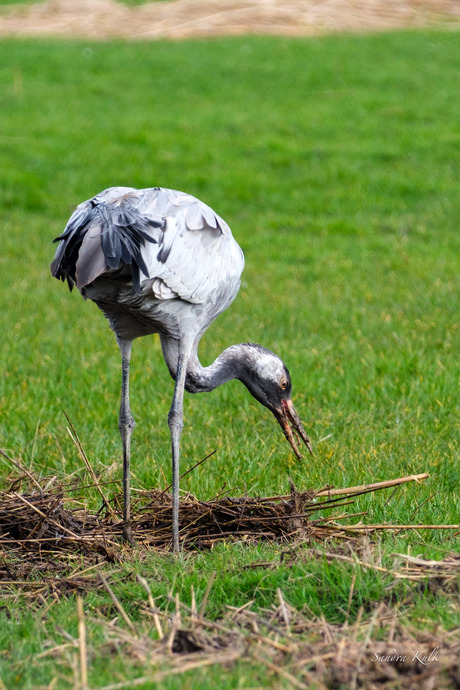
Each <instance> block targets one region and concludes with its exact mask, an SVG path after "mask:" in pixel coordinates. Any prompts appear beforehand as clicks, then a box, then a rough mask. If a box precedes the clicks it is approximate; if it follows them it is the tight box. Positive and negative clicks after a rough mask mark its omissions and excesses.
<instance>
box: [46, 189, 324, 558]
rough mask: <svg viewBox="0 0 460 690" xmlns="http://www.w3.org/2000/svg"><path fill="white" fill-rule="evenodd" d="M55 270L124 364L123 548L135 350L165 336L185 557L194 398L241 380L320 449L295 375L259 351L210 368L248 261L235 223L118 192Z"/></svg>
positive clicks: (161, 196)
mask: <svg viewBox="0 0 460 690" xmlns="http://www.w3.org/2000/svg"><path fill="white" fill-rule="evenodd" d="M54 241H55V242H59V245H58V247H57V250H56V253H55V257H54V260H53V262H52V263H51V266H50V268H51V273H52V275H53V276H54V277H55V278H57V279H61V280H62V281H67V283H68V286H69V288H70V290H72V288H73V287H74V285H76V286H77V288H78V289H79V291H80V293H81V295H82V296H83V297H84V298H85V299H90V300H92V301H93V302H95V303H96V305H97V306H98V307H99V308H100V309H101V311H102V312H103V313H104V315H105V316H106V317H107V319H108V320H109V323H110V326H111V328H112V330H113V331H114V333H115V337H116V340H117V343H118V347H119V349H120V353H121V360H122V385H121V403H120V412H119V430H120V435H121V439H122V445H123V538H124V539H125V540H126V541H128V542H132V526H131V511H130V457H131V436H132V432H133V429H134V425H135V422H134V418H133V415H132V413H131V408H130V401H129V368H130V359H131V348H132V342H133V340H135V339H136V338H139V337H141V336H145V335H150V334H153V333H158V335H159V337H160V341H161V348H162V352H163V357H164V360H165V362H166V365H167V367H168V369H169V372H170V374H171V376H172V378H173V379H174V380H175V386H174V394H173V398H172V404H171V408H170V410H169V414H168V425H169V428H170V434H171V452H172V487H173V500H172V527H173V550H174V552H175V553H178V551H179V455H180V438H181V432H182V428H183V399H184V390H187V391H188V392H190V393H201V392H206V391H211V390H214V389H215V388H216V387H217V386H220V385H221V384H223V383H225V382H226V381H229V380H231V379H239V380H240V381H241V382H242V383H243V384H244V385H245V386H246V387H247V389H248V390H249V392H250V393H251V394H252V396H253V397H254V398H255V399H256V400H258V401H259V402H260V403H261V404H262V405H265V406H266V407H267V408H268V409H269V410H271V412H272V413H273V415H274V416H275V418H276V419H277V421H278V423H279V424H280V426H281V428H282V430H283V433H284V435H285V437H286V439H287V440H288V441H289V443H290V445H291V447H292V449H293V451H294V453H295V455H296V456H297V457H299V458H300V457H301V455H302V454H301V451H300V445H301V443H302V442H303V443H304V444H305V446H306V447H307V449H308V450H309V451H310V452H312V450H311V445H310V441H309V439H308V436H307V434H306V432H305V430H304V428H303V426H302V422H301V420H300V418H299V415H298V414H297V412H296V410H295V407H294V405H293V403H292V400H291V378H290V375H289V372H288V370H287V368H286V366H285V364H284V363H283V362H282V360H281V359H280V358H279V357H277V356H276V355H275V354H274V353H273V352H271V351H270V350H267V349H266V348H264V347H262V346H261V345H256V344H254V343H241V344H239V345H231V346H230V347H228V348H227V349H225V350H224V351H223V352H222V353H221V354H220V355H219V356H218V357H217V359H216V360H215V361H214V362H213V363H212V364H210V365H209V366H206V367H204V366H202V365H201V363H200V361H199V358H198V344H199V342H200V338H201V336H202V335H203V333H204V332H205V330H206V329H207V328H208V326H209V325H210V324H211V323H212V322H213V321H214V319H215V318H216V317H217V316H218V315H219V314H220V313H221V312H222V311H224V310H225V309H226V308H227V307H228V306H229V305H230V304H231V302H232V301H233V300H234V299H235V297H236V295H237V293H238V290H239V286H240V276H241V273H242V271H243V267H244V257H243V252H242V250H241V248H240V247H239V245H238V244H237V242H236V241H235V239H234V238H233V235H232V233H231V230H230V228H229V226H228V225H227V223H226V222H225V221H224V220H223V219H222V218H220V217H219V216H218V215H217V213H215V212H214V211H213V210H212V209H211V208H210V207H209V206H207V205H206V204H204V203H203V202H201V201H199V200H198V199H196V198H195V197H193V196H191V195H190V194H186V193H184V192H178V191H174V190H171V189H164V188H160V187H153V188H148V189H134V188H132V187H111V188H109V189H106V190H104V191H102V192H100V193H99V194H97V195H96V196H95V197H93V198H92V199H89V200H88V201H84V202H83V203H81V204H79V205H78V206H77V208H76V209H75V211H74V212H73V214H72V215H71V217H70V219H69V221H68V223H67V225H66V227H65V229H64V232H63V233H62V234H61V235H60V236H59V237H57V238H56V239H55V240H54Z"/></svg>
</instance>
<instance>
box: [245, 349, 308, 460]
mask: <svg viewBox="0 0 460 690" xmlns="http://www.w3.org/2000/svg"><path fill="white" fill-rule="evenodd" d="M246 347H247V350H246V358H245V359H246V365H247V366H246V367H245V371H244V376H241V381H242V382H243V383H244V384H245V386H246V388H247V389H248V390H249V392H250V393H251V395H252V396H253V397H254V398H255V399H256V400H258V401H259V402H260V403H261V404H262V405H265V407H268V409H269V410H271V412H272V413H273V415H274V416H275V418H276V420H277V421H278V423H279V425H280V427H281V428H282V430H283V433H284V435H285V437H286V439H287V440H288V441H289V443H290V445H291V447H292V450H293V451H294V453H295V454H296V456H297V457H298V458H301V457H302V453H301V451H300V446H301V444H302V443H304V444H305V445H306V447H307V448H308V450H309V452H310V453H312V452H313V451H312V448H311V444H310V439H309V438H308V436H307V434H306V432H305V429H304V428H303V425H302V422H301V421H300V417H299V415H298V414H297V412H296V409H295V407H294V405H293V403H292V400H291V390H292V386H291V377H290V375H289V371H288V370H287V368H286V365H285V364H284V362H283V361H282V360H281V359H280V358H279V357H278V356H277V355H275V354H274V353H273V352H270V350H267V349H266V348H264V347H261V346H260V345H254V344H252V343H247V344H246Z"/></svg>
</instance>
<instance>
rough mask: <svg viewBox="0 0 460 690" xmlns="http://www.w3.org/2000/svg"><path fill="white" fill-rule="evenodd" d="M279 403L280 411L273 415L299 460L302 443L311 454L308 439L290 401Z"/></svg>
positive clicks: (275, 411) (274, 412)
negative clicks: (280, 404)
mask: <svg viewBox="0 0 460 690" xmlns="http://www.w3.org/2000/svg"><path fill="white" fill-rule="evenodd" d="M281 403H282V407H281V409H279V410H278V409H277V410H274V411H273V414H274V415H275V417H276V419H277V420H278V423H279V425H280V427H281V428H282V430H283V433H284V435H285V436H286V438H287V440H288V441H289V443H290V445H291V447H292V450H293V451H294V453H295V454H296V455H297V457H298V458H299V459H300V458H301V457H302V453H301V452H300V448H299V446H300V445H301V442H302V441H303V443H305V445H306V446H307V448H308V450H309V452H310V453H313V450H312V447H311V444H310V439H309V438H308V436H307V434H306V433H305V429H304V428H303V425H302V422H301V421H300V417H299V415H298V414H297V412H296V409H295V407H294V405H293V404H292V400H282V401H281Z"/></svg>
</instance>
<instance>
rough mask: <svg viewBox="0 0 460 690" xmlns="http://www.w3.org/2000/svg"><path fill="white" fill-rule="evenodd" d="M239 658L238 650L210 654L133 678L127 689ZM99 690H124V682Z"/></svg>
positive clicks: (239, 652) (228, 662)
mask: <svg viewBox="0 0 460 690" xmlns="http://www.w3.org/2000/svg"><path fill="white" fill-rule="evenodd" d="M240 656H241V651H239V650H238V651H235V652H225V653H223V654H212V655H211V656H209V657H205V658H204V659H203V658H201V659H198V660H197V661H189V662H188V663H184V664H182V665H181V666H179V667H176V668H168V669H166V670H165V671H158V672H157V673H154V674H152V675H151V676H143V677H142V678H134V679H132V680H130V681H129V687H130V688H134V687H137V686H138V685H145V684H146V683H152V684H155V683H159V682H160V681H161V680H164V679H165V678H168V676H170V675H177V674H180V673H186V672H187V671H193V670H194V669H196V668H203V667H204V666H213V665H216V666H217V665H219V664H221V665H224V664H230V663H232V662H234V661H237V659H239V658H240ZM100 690H126V681H122V682H121V683H114V684H113V685H105V686H104V687H103V688H100Z"/></svg>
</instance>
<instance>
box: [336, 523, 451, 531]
mask: <svg viewBox="0 0 460 690" xmlns="http://www.w3.org/2000/svg"><path fill="white" fill-rule="evenodd" d="M459 527H460V525H387V524H385V523H382V524H379V525H350V526H349V527H348V526H345V525H343V526H341V529H343V530H345V531H347V532H363V531H365V532H372V530H375V529H458V528H459Z"/></svg>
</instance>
